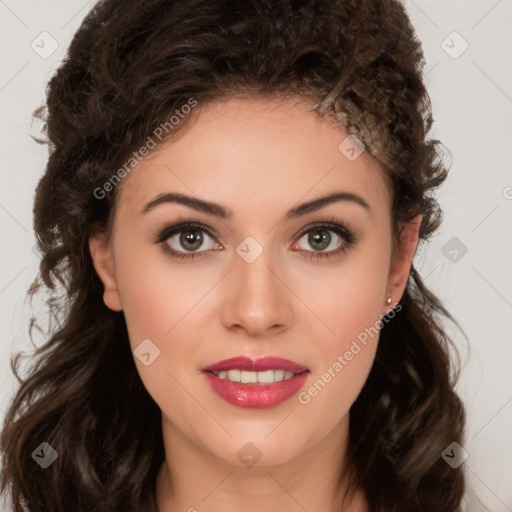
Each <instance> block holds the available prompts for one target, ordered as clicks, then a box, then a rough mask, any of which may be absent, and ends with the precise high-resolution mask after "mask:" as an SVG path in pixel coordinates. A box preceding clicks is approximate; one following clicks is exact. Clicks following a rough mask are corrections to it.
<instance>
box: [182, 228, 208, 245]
mask: <svg viewBox="0 0 512 512" xmlns="http://www.w3.org/2000/svg"><path fill="white" fill-rule="evenodd" d="M180 242H181V244H182V245H183V247H185V249H198V248H199V247H201V244H202V243H203V239H202V237H201V235H200V234H199V231H197V230H191V231H183V233H182V235H181V237H180ZM186 244H190V245H192V247H190V246H189V247H187V245H186Z"/></svg>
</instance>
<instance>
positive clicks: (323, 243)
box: [309, 230, 331, 251]
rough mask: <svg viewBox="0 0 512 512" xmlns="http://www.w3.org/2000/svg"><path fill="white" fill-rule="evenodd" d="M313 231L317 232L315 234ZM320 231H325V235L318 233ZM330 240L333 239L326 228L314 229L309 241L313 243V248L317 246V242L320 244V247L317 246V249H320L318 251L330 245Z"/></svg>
mask: <svg viewBox="0 0 512 512" xmlns="http://www.w3.org/2000/svg"><path fill="white" fill-rule="evenodd" d="M313 233H315V234H314V235H313ZM318 233H323V235H318ZM330 241H331V235H329V232H328V231H326V230H321V231H312V232H311V233H310V234H309V242H310V243H311V245H312V246H313V248H315V244H320V247H317V248H316V250H318V251H320V250H322V249H325V248H326V247H328V246H329V243H330Z"/></svg>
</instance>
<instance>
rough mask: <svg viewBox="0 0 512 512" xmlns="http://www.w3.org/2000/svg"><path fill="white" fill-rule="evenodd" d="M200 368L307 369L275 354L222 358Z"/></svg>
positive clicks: (213, 370) (246, 369)
mask: <svg viewBox="0 0 512 512" xmlns="http://www.w3.org/2000/svg"><path fill="white" fill-rule="evenodd" d="M201 369H202V371H204V372H221V371H223V370H245V371H250V372H262V371H265V370H285V371H288V372H293V373H302V372H304V371H307V370H308V368H307V367H306V366H303V365H301V364H298V363H295V362H294V361H290V360H289V359H283V358H282V357H275V356H264V357H258V358H255V357H247V356H238V357H232V358H231V359H224V360H222V361H218V362H216V363H213V364H211V365H209V366H205V367H204V368H201Z"/></svg>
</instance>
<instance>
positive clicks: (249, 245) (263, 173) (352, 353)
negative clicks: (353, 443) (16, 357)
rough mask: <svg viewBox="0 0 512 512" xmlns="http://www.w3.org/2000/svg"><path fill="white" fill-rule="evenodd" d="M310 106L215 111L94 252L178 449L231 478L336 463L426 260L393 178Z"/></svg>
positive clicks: (130, 189)
mask: <svg viewBox="0 0 512 512" xmlns="http://www.w3.org/2000/svg"><path fill="white" fill-rule="evenodd" d="M308 107H309V104H307V103H305V102H304V101H302V100H301V101H291V100H281V101H273V102H271V101H269V100H268V99H266V100H264V99H251V100H235V99H231V100H228V101H226V102H223V103H216V104H213V105H209V106H207V108H204V109H203V110H202V111H201V114H200V115H199V117H198V118H197V119H196V120H194V123H193V124H191V125H190V128H187V130H186V132H184V133H183V134H182V135H181V136H180V138H179V139H177V140H175V141H173V142H169V143H166V144H163V145H161V146H159V147H158V148H155V149H154V150H152V151H151V153H150V154H149V155H148V156H147V157H146V158H144V159H143V160H142V161H141V162H140V163H139V164H137V166H136V167H135V168H134V169H133V170H132V171H131V173H130V174H129V176H127V177H125V178H124V181H123V183H122V188H121V189H120V191H119V192H120V193H119V196H118V203H117V210H116V216H115V220H114V225H113V233H112V236H111V238H110V240H109V241H107V240H105V239H104V238H102V237H95V238H91V241H90V249H91V254H92V257H93V261H94V265H95V268H96V270H97V272H98V274H99V276H100V278H101V279H102V281H103V283H104V285H105V294H104V300H105V303H106V304H107V306H109V307H110V308H111V309H113V310H117V311H119V310H122V311H123V312H124V316H125V319H126V323H127V327H128V332H129V337H130V344H131V348H132V350H133V351H134V358H135V363H136V365H137V369H138V371H139V374H140V377H141V379H142V381H143V383H144V385H145V387H146V388H147V390H148V392H149V394H150V395H151V396H152V397H153V399H154V400H155V402H156V403H157V404H158V406H159V407H160V409H161V411H162V417H163V424H164V436H165V435H166V434H167V435H168V436H169V438H171V439H173V440H175V441H176V443H178V441H180V442H181V443H180V446H182V445H183V444H189V445H190V446H194V447H195V449H196V450H197V451H198V453H201V454H204V455H207V456H212V457H213V458H215V459H216V460H221V461H224V462H226V463H229V464H234V465H241V464H243V463H245V462H244V456H245V455H247V454H248V455H249V456H252V455H253V456H257V457H261V458H260V460H259V462H258V464H259V465H265V464H280V463H284V462H286V461H290V460H292V459H294V458H296V457H300V456H301V455H303V454H305V453H307V452H308V451H310V450H312V449H314V448H315V447H319V446H332V447H334V446H335V444H334V440H336V439H339V438H340V437H341V435H342V432H346V428H347V425H348V418H349V410H350V407H351V405H352V404H353V403H354V401H355V400H356V398H357V396H358V394H359V392H360V391H361V389H362V387H363V385H364V383H365V381H366V379H367V377H368V374H369V372H370V370H371V367H372V364H373V361H374V356H375V352H376V348H377V343H378V335H375V334H373V335H368V329H371V328H372V327H375V325H377V326H378V322H379V319H380V318H381V314H383V313H384V312H386V311H389V310H390V309H391V306H388V305H386V299H387V298H388V297H391V298H392V303H393V304H394V303H396V302H398V301H399V300H400V297H401V295H402V293H403V290H404V287H405V284H406V281H407V276H408V272H409V269H410V264H411V260H412V256H413V253H414V250H415V248H416V242H417V237H416V235H417V228H418V227H419V224H418V226H416V228H414V227H412V228H409V227H408V228H407V229H406V230H405V231H404V236H403V241H402V245H401V246H400V247H401V248H400V250H399V251H397V253H396V255H395V257H394V258H392V254H391V240H392V238H391V236H392V231H391V217H390V205H391V195H390V191H389V190H388V184H387V179H386V174H385V172H384V170H383V169H382V167H381V165H380V164H379V163H378V161H377V160H375V159H374V158H373V157H372V156H371V155H370V154H369V153H368V151H363V152H362V153H361V154H360V155H359V156H358V157H357V158H355V159H354V156H357V148H355V150H354V151H350V146H349V147H348V150H347V149H345V151H343V148H346V147H347V146H346V145H347V144H350V139H348V140H345V139H346V138H347V136H348V132H347V131H346V130H345V129H344V128H343V127H340V126H338V125H335V124H334V123H332V122H329V121H327V120H319V119H318V118H316V117H315V115H314V114H312V113H310V112H308ZM343 141H345V143H344V144H345V145H343V146H342V149H341V150H340V149H339V146H340V144H341V143H342V142H343ZM352 146H353V144H352ZM347 156H349V157H350V158H347ZM169 194H181V195H182V196H183V197H184V196H187V197H188V198H189V199H188V200H185V201H182V202H176V200H175V199H174V200H173V197H174V198H176V196H170V195H169ZM333 194H338V195H337V196H336V197H333ZM325 197H331V199H330V200H326V201H324V202H318V201H316V200H318V199H319V198H325ZM185 203H187V204H185ZM306 205H307V206H306ZM221 212H222V213H223V214H222V215H221ZM187 223H188V224H191V225H190V226H188V227H187V226H185V227H184V226H183V224H187ZM176 226H178V227H177V228H176ZM180 226H181V227H180ZM397 314H400V313H397ZM365 329H367V331H365ZM364 332H366V339H365V341H364V342H363V339H364V338H365V336H364V334H362V333H364ZM371 332H372V333H374V332H375V329H373V331H371ZM233 358H237V359H236V360H232V359H233ZM276 358H277V359H276ZM206 368H208V370H205V369H206ZM237 379H242V381H246V382H238V383H237V382H232V381H235V380H237ZM282 379H285V380H282ZM254 381H257V382H254ZM276 381H277V382H276ZM247 443H252V445H248V444H247ZM240 450H242V451H241V452H240ZM243 450H245V451H246V452H248V453H247V454H245V452H244V451H243ZM251 451H252V452H254V453H251Z"/></svg>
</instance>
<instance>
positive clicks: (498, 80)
mask: <svg viewBox="0 0 512 512" xmlns="http://www.w3.org/2000/svg"><path fill="white" fill-rule="evenodd" d="M241 1H242V0H241ZM93 4H94V2H92V1H91V2H85V1H83V0H46V1H45V2H36V1H29V0H0V41H1V45H2V52H1V53H0V62H1V67H0V112H1V116H0V130H1V132H0V134H1V137H0V144H1V146H0V151H1V166H0V172H1V186H0V226H1V247H2V252H1V262H0V315H1V316H0V318H1V321H0V333H1V334H0V390H1V391H0V417H1V418H2V419H3V414H4V411H5V409H6V407H7V404H8V401H9V399H10V397H11V395H12V393H13V391H14V389H15V386H16V380H15V379H14V377H13V375H12V373H11V370H10V365H9V359H10V355H11V353H12V352H13V351H14V350H30V349H31V345H30V342H29V339H28V321H29V318H30V313H31V312H30V307H29V303H28V302H26V300H25V297H26V291H27V288H28V287H29V285H30V283H31V281H32V280H33V278H34V277H35V276H36V274H37V271H38V264H39V257H38V254H37V252H36V251H34V250H33V248H34V243H35V239H34V235H33V230H32V201H33V193H34V188H35V186H36V184H37V181H38V179H39V178H40V176H41V174H42V173H43V171H44V167H45V162H46V158H47V149H46V147H45V146H39V145H37V144H36V143H35V142H34V141H33V140H32V139H31V137H30V135H31V134H32V135H37V134H38V129H39V125H38V124H32V119H31V114H32V112H33V110H34V109H35V108H37V107H38V106H39V105H41V104H42V102H43V101H44V94H45V85H46V83H47V82H48V80H49V79H50V78H51V76H52V74H53V73H54V71H55V69H56V68H57V67H58V65H59V63H60V62H61V61H62V59H63V56H64V55H65V51H66V48H67V46H68V45H69V42H70V41H71V37H72V35H73V34H74V32H75V31H76V29H77V28H78V26H79V24H80V23H81V21H82V19H83V18H84V16H85V15H86V13H87V12H88V11H89V9H90V8H91V7H92V5H93ZM404 5H405V7H406V9H407V11H408V13H409V15H410V17H411V20H412V22H413V25H414V26H415V28H416V31H417V34H418V37H419V39H420V40H421V41H422V43H423V48H424V51H425V57H426V62H427V64H426V68H425V70H426V72H427V75H426V83H427V87H428V89H429V92H430V96H431V99H432V105H433V114H434V119H435V125H434V128H433V130H432V132H431V135H432V136H433V137H435V138H439V139H440V140H442V141H443V143H444V144H445V145H446V146H447V147H448V148H449V149H450V151H451V153H452V166H451V173H450V176H449V179H448V180H447V182H446V184H445V186H444V187H443V188H442V189H441V191H440V195H439V198H440V201H441V205H442V207H443V210H444V222H443V225H442V227H441V229H440V230H439V232H438V233H437V235H436V236H434V237H433V238H432V239H431V240H430V241H429V243H428V244H425V245H423V246H421V247H420V248H419V250H418V253H417V256H416V259H415V265H416V267H417V269H418V270H419V271H420V273H421V275H422V276H423V277H424V279H425V281H426V284H427V285H428V286H429V287H431V289H432V290H433V291H434V292H435V293H436V294H438V296H439V297H440V298H441V299H442V300H443V301H444V304H445V305H446V307H447V308H448V309H449V311H450V312H451V313H452V314H453V315H454V316H455V318H456V319H457V320H458V321H459V323H460V324H461V325H462V327H463V328H464V330H465V332H466V334H467V336H468V339H469V346H470V350H469V352H468V351H467V350H466V341H465V340H464V338H463V336H462V335H461V334H460V333H459V332H458V331H456V330H454V329H453V330H452V329H451V330H450V332H452V333H453V337H454V339H455V341H456V342H457V346H459V347H460V350H461V351H462V354H463V362H464V369H463V372H462V376H461V379H460V382H459V384H458V388H457V390H458V392H459V393H460V395H461V397H462V398H463V400H464V402H465V404H466V408H467V436H466V437H467V439H466V441H465V444H464V446H463V449H464V450H465V452H467V460H466V463H465V464H466V468H467V474H468V482H469V485H470V487H471V488H472V489H473V490H474V491H475V492H476V494H478V496H479V497H480V499H481V500H482V501H483V502H484V503H485V504H486V505H487V506H488V507H489V508H490V510H491V511H493V512H505V511H512V486H511V485H510V484H511V483H512V435H511V434H512V428H511V427H512V371H511V369H510V361H511V359H512V322H511V320H512V165H511V164H512V122H511V119H512V31H511V30H510V27H511V26H512V0H414V1H412V0H405V2H404ZM468 505H469V506H468V509H469V510H471V509H472V508H471V503H468ZM473 507H476V506H474V505H473ZM474 510H478V509H477V508H474Z"/></svg>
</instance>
